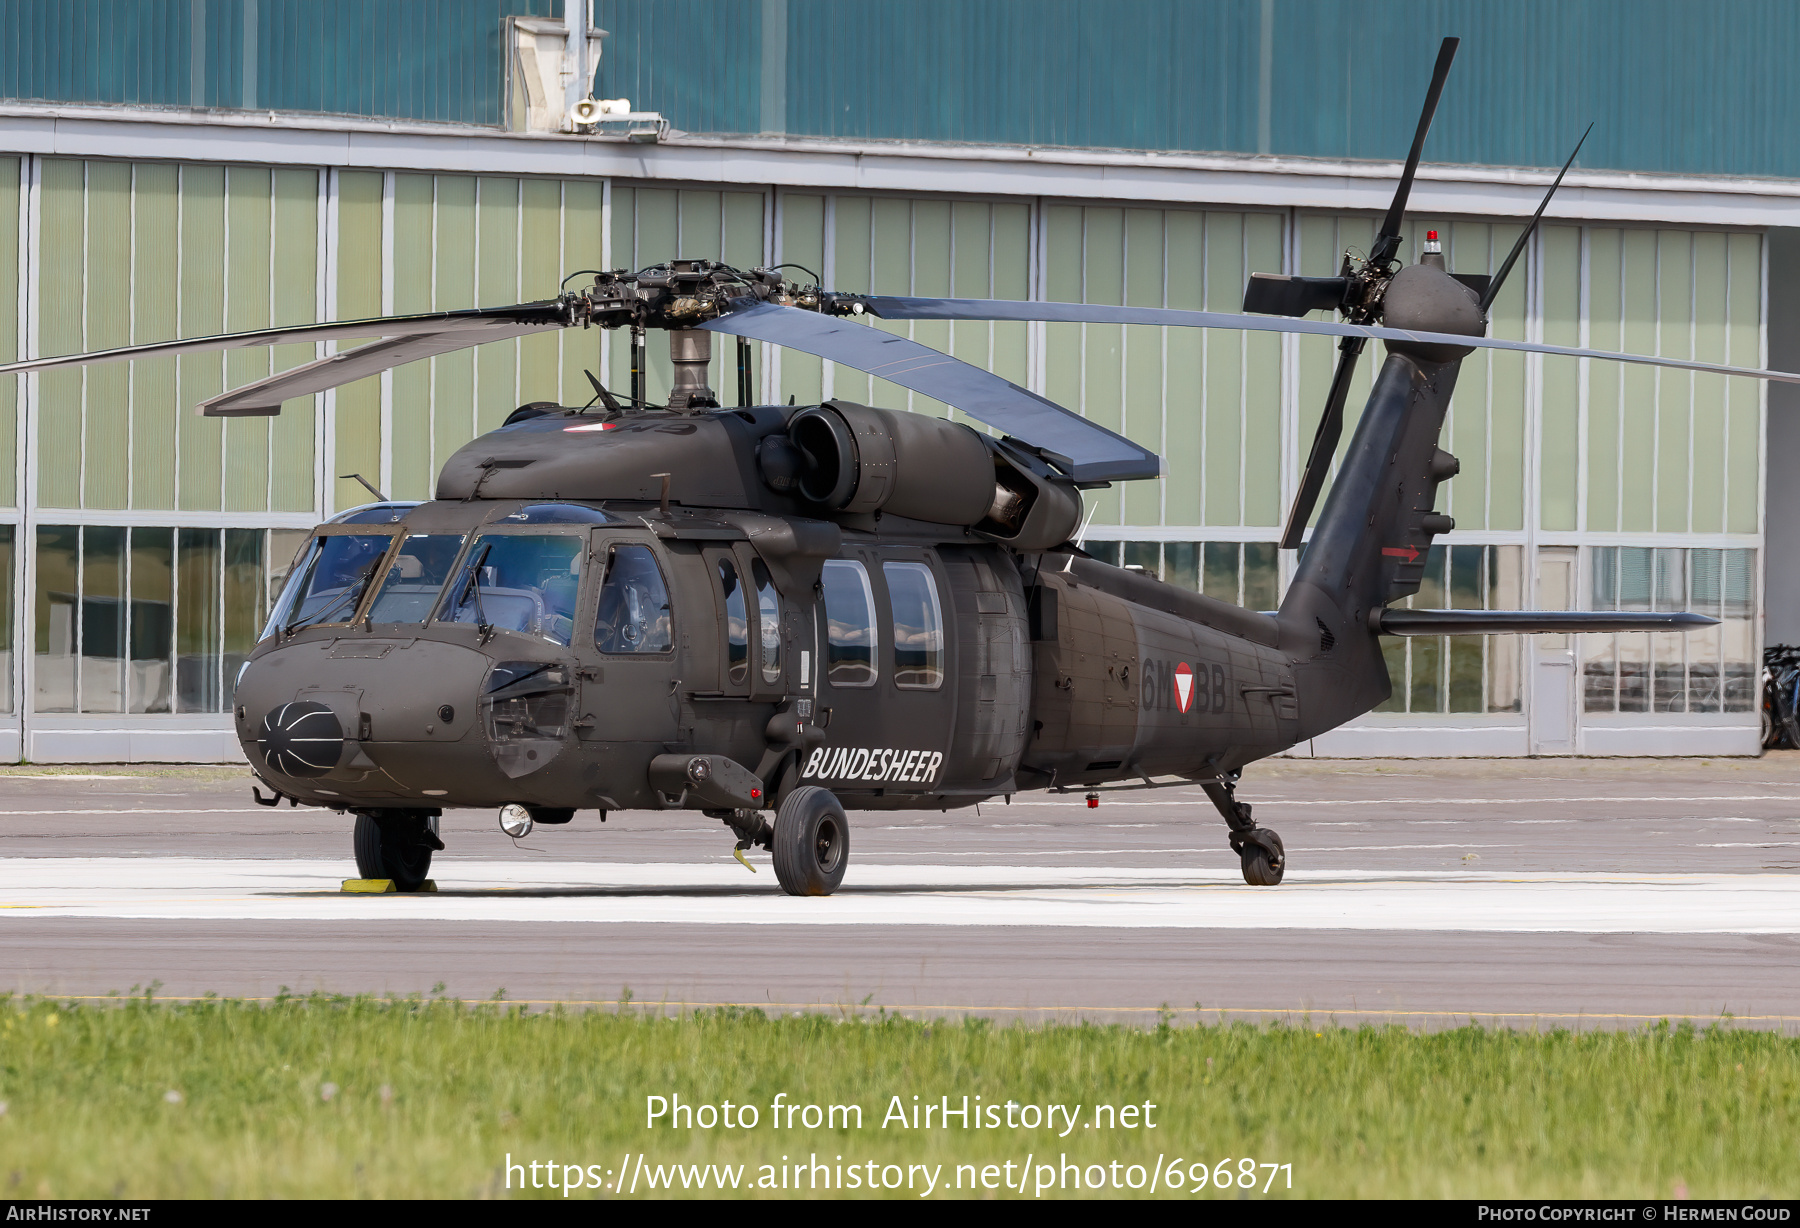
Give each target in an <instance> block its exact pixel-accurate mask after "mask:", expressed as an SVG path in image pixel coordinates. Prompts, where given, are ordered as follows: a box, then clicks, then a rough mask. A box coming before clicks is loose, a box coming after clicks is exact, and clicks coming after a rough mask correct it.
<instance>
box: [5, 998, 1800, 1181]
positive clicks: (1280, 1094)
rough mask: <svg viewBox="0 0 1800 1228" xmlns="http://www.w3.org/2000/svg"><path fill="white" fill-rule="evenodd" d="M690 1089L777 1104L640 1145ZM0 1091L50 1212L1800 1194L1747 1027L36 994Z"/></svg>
mask: <svg viewBox="0 0 1800 1228" xmlns="http://www.w3.org/2000/svg"><path fill="white" fill-rule="evenodd" d="M778 1093H780V1094H783V1095H784V1096H785V1098H786V1102H787V1103H800V1104H818V1105H832V1104H838V1105H848V1104H858V1105H860V1106H861V1107H862V1127H861V1128H860V1129H858V1128H855V1127H853V1126H846V1125H844V1124H843V1121H842V1119H840V1120H839V1121H838V1123H837V1124H836V1125H833V1126H821V1127H820V1128H817V1129H810V1130H809V1129H804V1128H802V1127H801V1126H800V1125H799V1124H796V1125H795V1127H794V1128H792V1129H780V1130H777V1129H775V1128H774V1127H773V1126H772V1124H771V1120H772V1119H771V1114H770V1112H769V1107H768V1106H770V1105H771V1103H772V1102H773V1101H774V1100H775V1098H776V1096H777V1094H778ZM676 1094H679V1095H680V1096H681V1097H682V1100H683V1102H684V1103H687V1104H694V1105H699V1104H715V1105H716V1104H721V1103H722V1102H724V1101H725V1100H730V1101H732V1102H733V1103H734V1104H737V1105H743V1104H749V1105H755V1106H760V1110H761V1112H760V1121H759V1124H758V1126H757V1127H755V1128H751V1129H741V1128H737V1129H726V1128H723V1127H719V1128H714V1129H699V1128H695V1129H686V1128H682V1129H676V1128H671V1127H670V1126H668V1125H667V1124H666V1123H664V1122H659V1123H658V1125H657V1126H656V1127H655V1128H646V1125H645V1119H646V1098H647V1097H648V1096H652V1095H657V1096H664V1097H672V1096H674V1095H676ZM915 1095H916V1096H918V1097H919V1098H920V1101H919V1103H921V1104H923V1103H928V1102H929V1103H938V1102H939V1098H940V1097H944V1096H948V1097H949V1098H950V1099H951V1102H952V1104H953V1105H955V1104H956V1103H958V1102H960V1099H961V1097H963V1096H964V1095H967V1096H969V1097H970V1098H971V1103H973V1101H974V1098H975V1097H977V1096H979V1097H981V1098H982V1099H981V1103H983V1104H985V1105H1005V1104H1006V1103H1008V1102H1012V1103H1015V1104H1020V1105H1031V1104H1039V1105H1042V1104H1051V1103H1054V1104H1065V1105H1071V1106H1072V1105H1077V1104H1079V1105H1082V1106H1084V1107H1083V1109H1082V1110H1080V1111H1079V1114H1078V1116H1077V1117H1076V1123H1077V1127H1078V1128H1074V1129H1071V1130H1069V1131H1068V1132H1067V1136H1066V1137H1059V1136H1060V1135H1063V1134H1064V1133H1065V1131H1064V1130H1063V1128H1062V1127H1061V1122H1060V1120H1059V1124H1058V1128H1057V1129H1055V1130H1051V1129H1048V1128H1045V1129H1023V1128H1019V1129H991V1130H990V1129H984V1130H964V1129H959V1128H955V1127H954V1126H953V1127H952V1128H950V1129H947V1130H946V1129H939V1128H933V1129H930V1130H924V1129H919V1130H914V1129H900V1128H898V1127H896V1126H892V1125H890V1126H889V1127H888V1128H885V1129H884V1128H882V1126H881V1124H880V1123H881V1122H882V1119H883V1116H884V1113H886V1112H887V1109H888V1106H889V1104H890V1099H889V1098H890V1097H893V1096H899V1097H901V1101H902V1104H903V1107H906V1108H908V1109H910V1107H911V1105H912V1104H913V1101H912V1099H911V1098H912V1097H913V1096H915ZM1096 1103H1102V1104H1111V1105H1114V1106H1123V1105H1130V1104H1138V1105H1141V1104H1144V1103H1151V1104H1154V1105H1156V1106H1157V1107H1156V1109H1155V1111H1154V1117H1153V1120H1154V1123H1155V1128H1154V1129H1145V1128H1142V1127H1141V1126H1140V1127H1139V1128H1136V1129H1124V1128H1120V1129H1112V1130H1106V1129H1102V1130H1096V1129H1094V1128H1093V1124H1092V1121H1091V1120H1090V1111H1091V1109H1092V1108H1093V1106H1094V1105H1095V1104H1096ZM0 1104H3V1105H4V1108H3V1109H0V1156H4V1157H5V1164H4V1169H5V1170H6V1176H5V1181H6V1183H7V1188H8V1190H9V1192H16V1193H17V1194H19V1195H22V1196H27V1197H192V1196H215V1195H218V1196H252V1197H304V1196H384V1197H398V1196H432V1195H442V1196H452V1197H468V1196H480V1195H490V1194H492V1195H502V1196H503V1195H505V1194H507V1193H508V1191H507V1190H506V1188H505V1180H506V1177H505V1171H504V1161H505V1157H506V1156H507V1155H508V1154H510V1155H511V1156H512V1157H513V1159H514V1160H515V1162H517V1161H520V1160H526V1161H555V1162H557V1163H559V1164H562V1163H567V1164H577V1163H579V1164H582V1165H589V1164H592V1165H599V1166H602V1168H604V1167H610V1166H613V1165H616V1164H617V1163H618V1157H619V1156H621V1155H622V1154H624V1153H627V1152H630V1153H633V1154H638V1153H647V1155H648V1158H649V1159H650V1160H651V1161H653V1162H657V1163H676V1162H683V1163H693V1162H701V1163H720V1164H726V1163H729V1164H740V1163H741V1164H747V1165H749V1166H750V1173H751V1176H752V1179H754V1174H755V1171H756V1166H757V1165H760V1164H763V1163H765V1162H767V1163H779V1162H780V1157H782V1156H783V1155H787V1156H791V1157H794V1158H796V1159H798V1158H802V1157H806V1156H808V1155H810V1154H812V1153H817V1154H818V1155H820V1156H821V1157H836V1156H839V1155H841V1156H843V1157H844V1160H845V1161H846V1162H848V1163H857V1162H866V1161H871V1160H872V1161H876V1162H878V1163H880V1164H887V1163H890V1162H891V1163H896V1164H902V1165H904V1164H907V1163H928V1164H938V1163H942V1164H944V1165H945V1168H944V1170H943V1171H944V1173H945V1174H946V1176H945V1180H949V1179H951V1178H950V1175H951V1174H953V1173H954V1172H955V1170H956V1166H957V1165H958V1164H973V1165H985V1164H988V1163H996V1164H1004V1163H1005V1162H1006V1161H1008V1160H1012V1161H1019V1160H1022V1159H1023V1158H1024V1156H1025V1155H1026V1153H1028V1152H1030V1153H1034V1154H1035V1155H1036V1156H1037V1157H1039V1159H1040V1160H1041V1159H1042V1158H1043V1157H1045V1156H1058V1155H1063V1154H1066V1155H1067V1156H1068V1158H1069V1159H1070V1161H1071V1162H1077V1163H1081V1164H1090V1163H1109V1164H1110V1163H1111V1162H1112V1161H1114V1160H1120V1161H1123V1162H1125V1163H1127V1164H1134V1163H1135V1164H1143V1165H1150V1164H1151V1163H1152V1162H1153V1161H1154V1160H1155V1159H1156V1157H1157V1156H1158V1155H1159V1154H1160V1155H1163V1156H1165V1157H1166V1158H1167V1159H1169V1160H1173V1159H1175V1158H1177V1157H1182V1158H1185V1159H1187V1160H1189V1161H1191V1162H1199V1161H1205V1162H1206V1163H1207V1164H1209V1165H1214V1164H1217V1162H1218V1161H1220V1160H1223V1159H1227V1158H1230V1159H1232V1160H1233V1161H1234V1162H1235V1161H1236V1160H1238V1159H1240V1158H1242V1157H1245V1156H1250V1157H1254V1158H1256V1159H1259V1160H1263V1161H1274V1162H1280V1163H1289V1164H1292V1166H1293V1193H1294V1194H1298V1195H1311V1196H1368V1195H1385V1196H1460V1197H1472V1196H1485V1197H1556V1196H1574V1197H1626V1196H1629V1197H1664V1196H1667V1195H1669V1194H1670V1193H1671V1192H1672V1191H1674V1190H1675V1189H1677V1188H1681V1189H1685V1190H1691V1191H1692V1193H1693V1194H1694V1196H1695V1197H1747V1196H1759V1195H1760V1196H1780V1195H1782V1194H1784V1193H1785V1192H1786V1191H1787V1190H1789V1189H1791V1173H1792V1160H1791V1155H1790V1152H1791V1142H1790V1140H1791V1139H1792V1138H1793V1137H1795V1134H1796V1127H1797V1126H1800V1120H1797V1119H1800V1041H1796V1040H1795V1039H1793V1038H1790V1037H1785V1036H1780V1035H1775V1034H1771V1033H1766V1032H1753V1031H1739V1030H1736V1029H1733V1028H1729V1027H1723V1026H1720V1027H1713V1028H1707V1029H1695V1028H1692V1027H1685V1026H1684V1027H1674V1028H1671V1027H1668V1026H1659V1027H1653V1028H1649V1029H1644V1030H1639V1031H1633V1032H1598V1031H1596V1032H1582V1033H1576V1032H1569V1031H1549V1032H1524V1031H1509V1030H1490V1029H1482V1028H1475V1027H1469V1028H1461V1029H1455V1030H1450V1031H1442V1032H1434V1033H1424V1034H1421V1033H1414V1032H1409V1031H1406V1030H1403V1029H1400V1028H1384V1029H1377V1028H1366V1027H1365V1028H1358V1029H1340V1028H1332V1027H1326V1028H1320V1027H1317V1026H1311V1025H1309V1026H1272V1027H1252V1026H1249V1025H1245V1024H1234V1025H1219V1026H1198V1027H1179V1026H1175V1025H1174V1024H1173V1023H1172V1022H1171V1021H1170V1020H1169V1019H1163V1020H1161V1021H1160V1022H1159V1023H1158V1025H1157V1026H1155V1027H1153V1028H1150V1029H1134V1028H1127V1027H1118V1026H1092V1025H1047V1026H1038V1027H1024V1026H1017V1027H997V1026H994V1025H993V1024H991V1023H989V1022H988V1021H986V1020H982V1019H971V1020H967V1021H961V1022H952V1021H945V1020H937V1021H934V1022H932V1023H921V1022H914V1021H910V1020H907V1019H904V1018H901V1017H898V1016H895V1015H892V1014H889V1013H886V1012H881V1013H878V1014H876V1015H873V1016H869V1015H856V1014H853V1013H839V1014H836V1015H803V1016H788V1017H782V1018H768V1017H765V1016H764V1015H763V1014H762V1013H761V1012H759V1011H755V1010H742V1009H730V1010H718V1011H704V1012H699V1013H697V1014H694V1015H690V1016H687V1017H685V1018H679V1019H671V1018H656V1017H648V1016H643V1015H639V1014H635V1013H631V1012H626V1011H570V1010H553V1011H545V1012H539V1013H535V1014H533V1013H528V1012H526V1011H525V1010H524V1009H523V1008H521V1007H518V1006H514V1005H509V1004H503V1003H492V1004H482V1005H478V1006H468V1005H464V1004H462V1003H459V1002H456V1001H453V1000H447V999H444V998H442V997H441V996H434V997H432V998H427V999H419V998H413V999H407V1000H397V1001H396V1000H389V1001H382V1000H375V999H369V998H333V997H325V996H296V995H292V994H284V995H283V996H282V997H280V998H279V999H278V1000H276V1001H274V1002H272V1003H267V1004H255V1003H244V1002H237V1001H231V1000H223V999H212V1000H208V1001H202V1002H195V1003H190V1004H185V1005H168V1004H161V1003H156V1002H153V1001H150V1000H148V999H147V998H145V997H133V998H128V999H120V1000H119V1001H118V1002H116V1003H114V1004H108V1005H102V1006H82V1007H77V1006H73V1005H70V1004H66V1003H58V1002H52V1001H47V1000H41V999H17V998H14V999H0ZM516 1185H517V1181H515V1189H513V1190H512V1191H511V1193H513V1194H515V1195H516V1194H518V1193H519V1192H520V1191H518V1190H517V1188H516ZM525 1192H526V1193H527V1194H538V1195H550V1196H558V1193H559V1192H558V1191H557V1190H553V1189H537V1190H527V1191H525ZM642 1192H644V1191H642V1190H640V1193H642ZM1001 1192H1002V1191H995V1193H1001ZM1216 1192H1217V1191H1215V1190H1211V1189H1209V1190H1208V1191H1207V1193H1216ZM1275 1192H1285V1191H1283V1190H1281V1189H1280V1188H1279V1186H1278V1188H1277V1190H1276V1191H1275ZM964 1193H965V1194H966V1193H968V1191H967V1189H966V1188H965V1190H964ZM1233 1193H1234V1194H1235V1193H1236V1191H1235V1190H1234V1191H1233Z"/></svg>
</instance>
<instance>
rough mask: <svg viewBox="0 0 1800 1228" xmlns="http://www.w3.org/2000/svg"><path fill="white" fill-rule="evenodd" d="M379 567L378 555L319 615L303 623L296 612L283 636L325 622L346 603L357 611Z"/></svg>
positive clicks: (308, 618)
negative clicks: (359, 602)
mask: <svg viewBox="0 0 1800 1228" xmlns="http://www.w3.org/2000/svg"><path fill="white" fill-rule="evenodd" d="M379 566H381V556H379V555H378V556H376V557H375V558H374V559H373V560H371V561H370V563H369V565H368V566H367V567H365V568H364V569H363V573H362V575H360V576H358V577H357V578H356V583H354V584H352V585H351V586H350V587H348V588H346V589H345V590H344V591H343V592H342V593H340V594H339V595H338V597H337V599H336V600H335V601H333V602H332V603H331V604H330V605H328V606H326V607H325V608H324V609H322V610H320V611H319V612H318V613H317V614H311V615H308V616H307V617H306V618H305V620H304V621H302V619H301V616H300V612H299V611H295V613H294V617H293V618H291V619H289V620H288V624H287V626H285V627H283V628H282V629H281V631H282V634H283V635H292V634H293V633H294V632H295V631H298V630H299V629H300V628H301V627H305V626H309V625H311V624H313V623H318V622H323V621H324V620H325V616H326V615H328V614H333V613H336V612H337V611H338V610H339V609H341V608H342V607H343V605H344V603H345V602H346V601H347V602H349V603H350V606H351V608H352V609H355V608H356V603H357V602H358V601H360V600H362V595H363V590H365V589H367V588H368V587H369V581H370V580H373V579H374V578H375V569H376V568H378V567H379Z"/></svg>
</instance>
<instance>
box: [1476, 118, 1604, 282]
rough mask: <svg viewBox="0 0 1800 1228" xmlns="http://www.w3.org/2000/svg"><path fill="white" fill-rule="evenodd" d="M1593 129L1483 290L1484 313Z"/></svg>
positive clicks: (1585, 134)
mask: <svg viewBox="0 0 1800 1228" xmlns="http://www.w3.org/2000/svg"><path fill="white" fill-rule="evenodd" d="M1593 130H1594V125H1592V124H1589V125H1588V126H1587V132H1583V133H1582V134H1581V139H1580V140H1579V141H1576V142H1575V148H1574V149H1573V150H1571V151H1570V152H1569V160H1568V161H1567V162H1564V163H1563V165H1562V169H1561V170H1560V171H1557V172H1556V181H1555V182H1554V183H1552V184H1551V185H1550V190H1549V191H1548V192H1545V193H1544V199H1543V200H1542V201H1540V202H1539V203H1538V207H1537V212H1536V213H1534V214H1532V215H1531V224H1530V225H1529V226H1527V227H1525V229H1524V230H1523V231H1521V232H1520V234H1519V241H1518V242H1517V243H1514V244H1513V247H1512V250H1511V251H1510V252H1508V253H1506V259H1505V261H1504V262H1502V263H1501V265H1500V271H1499V272H1498V273H1495V274H1494V276H1493V279H1492V280H1490V281H1489V282H1488V284H1487V289H1486V290H1483V291H1482V292H1481V314H1482V315H1484V316H1485V315H1486V314H1487V310H1488V308H1489V307H1491V306H1493V304H1494V300H1495V299H1496V298H1498V297H1499V295H1500V287H1501V285H1502V284H1504V283H1505V281H1506V275H1507V274H1508V273H1510V272H1512V266H1513V264H1514V263H1515V262H1516V261H1517V260H1518V259H1519V253H1520V252H1522V251H1524V250H1525V244H1526V243H1527V242H1528V241H1529V240H1530V239H1531V232H1532V231H1534V230H1536V229H1537V224H1538V219H1539V218H1541V217H1543V216H1544V210H1546V209H1548V208H1549V207H1550V198H1551V197H1552V196H1555V195H1556V189H1558V188H1560V187H1562V181H1563V176H1564V175H1566V174H1568V173H1569V168H1570V167H1571V166H1574V165H1575V155H1576V154H1578V153H1580V152H1581V147H1582V146H1583V145H1585V144H1587V139H1588V132H1592V131H1593Z"/></svg>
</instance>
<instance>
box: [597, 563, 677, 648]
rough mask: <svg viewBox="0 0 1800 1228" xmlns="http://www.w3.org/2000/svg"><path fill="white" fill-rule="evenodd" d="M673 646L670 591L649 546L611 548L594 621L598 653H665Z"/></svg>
mask: <svg viewBox="0 0 1800 1228" xmlns="http://www.w3.org/2000/svg"><path fill="white" fill-rule="evenodd" d="M674 645H675V636H674V631H673V628H672V626H671V620H670V617H669V588H668V585H666V584H664V583H663V577H662V569H661V568H659V567H657V565H656V556H655V555H653V554H651V553H650V548H649V547H648V546H614V547H613V548H612V549H611V550H610V551H608V552H607V556H606V583H605V584H604V585H603V586H602V587H601V589H600V609H599V612H598V616H597V617H596V618H595V620H594V646H595V647H596V648H598V649H599V650H600V651H601V652H612V653H621V654H623V653H638V652H668V651H669V649H671V648H672V647H674Z"/></svg>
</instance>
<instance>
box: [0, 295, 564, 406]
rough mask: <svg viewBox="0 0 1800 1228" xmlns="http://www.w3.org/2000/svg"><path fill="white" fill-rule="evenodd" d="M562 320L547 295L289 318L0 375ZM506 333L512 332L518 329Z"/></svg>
mask: <svg viewBox="0 0 1800 1228" xmlns="http://www.w3.org/2000/svg"><path fill="white" fill-rule="evenodd" d="M565 323H566V321H565V320H564V319H563V316H562V312H561V310H560V309H559V308H558V306H557V303H556V301H555V300H554V299H551V300H548V301H545V302H540V303H520V304H518V305H517V306H514V307H476V308H470V309H467V310H462V311H432V312H425V313H423V314H420V315H406V316H377V317H376V318H374V319H371V320H334V321H332V322H330V323H326V324H289V325H285V326H283V327H280V328H258V329H252V330H251V331H249V332H242V333H220V334H218V335H216V336H212V337H186V338H181V339H179V340H175V341H151V342H147V343H145V344H143V345H124V346H120V347H119V348H118V349H113V350H94V351H92V352H90V353H87V354H62V355H58V356H56V357H54V358H31V359H27V360H25V361H24V362H12V363H6V364H5V365H3V366H0V375H12V374H15V373H17V372H21V371H54V370H56V369H58V368H60V367H86V366H92V365H95V364H97V363H104V362H127V361H130V360H131V359H135V358H164V357H167V356H169V355H172V354H206V353H212V352H215V351H219V350H242V349H250V348H252V347H254V346H259V345H315V344H317V343H319V342H321V341H340V340H346V339H349V338H353V337H402V336H418V335H420V334H426V333H439V334H459V333H465V332H466V333H469V334H471V335H470V338H469V340H468V341H467V342H466V344H468V345H480V344H482V343H483V342H486V341H495V340H499V338H498V337H496V336H493V335H491V330H492V329H493V328H495V327H504V326H507V325H529V326H532V328H560V327H563V326H564V325H565ZM527 331H531V329H527ZM507 335H508V336H514V337H516V336H519V335H520V334H519V333H509V334H507ZM456 348H460V347H457V346H447V347H445V349H444V350H439V351H437V352H438V353H445V352H447V351H448V350H450V349H456ZM295 395H299V394H295Z"/></svg>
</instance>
